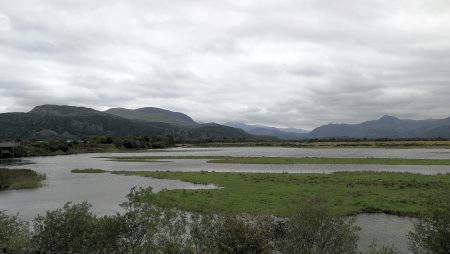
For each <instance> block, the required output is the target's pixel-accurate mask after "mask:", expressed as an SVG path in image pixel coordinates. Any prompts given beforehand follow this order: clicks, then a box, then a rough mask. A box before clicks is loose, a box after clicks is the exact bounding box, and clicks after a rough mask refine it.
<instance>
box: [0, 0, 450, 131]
mask: <svg viewBox="0 0 450 254" xmlns="http://www.w3.org/2000/svg"><path fill="white" fill-rule="evenodd" d="M40 104H68V105H79V106H86V107H93V108H96V109H100V110H104V109H107V108H110V107H126V108H139V107H145V106H155V107H162V108H166V109H170V110H175V111H181V112H184V113H187V114H189V115H190V116H192V117H193V118H194V119H195V120H197V121H202V122H211V121H215V122H219V123H222V122H225V121H241V122H246V123H259V124H267V125H273V126H280V127H301V128H307V129H310V128H313V127H316V126H318V125H322V124H327V123H331V122H333V123H336V122H347V123H356V122H361V121H364V120H369V119H375V118H379V117H381V116H382V115H384V114H390V115H394V116H398V117H401V118H413V119H421V118H444V117H448V116H450V1H449V0H396V1H392V0H365V1H361V0H345V1H336V0H276V1H274V0H252V1H248V0H234V1H204V0H177V1H174V0H164V1H154V0H130V1H123V0H117V1H113V0H111V1H110V0H95V1H93V0H84V1H83V0H80V1H75V0H65V1H61V0H33V1H29V0H14V1H7V0H3V1H0V112H9V111H28V110H30V109H31V108H32V107H34V106H36V105H40Z"/></svg>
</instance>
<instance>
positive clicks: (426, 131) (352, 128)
mask: <svg viewBox="0 0 450 254" xmlns="http://www.w3.org/2000/svg"><path fill="white" fill-rule="evenodd" d="M306 138H392V139H396V138H450V117H449V118H445V119H427V120H409V119H399V118H396V117H393V116H388V115H385V116H383V117H381V118H380V119H378V120H373V121H367V122H363V123H360V124H328V125H324V126H320V127H318V128H316V129H314V130H313V131H311V132H310V133H308V135H307V136H306Z"/></svg>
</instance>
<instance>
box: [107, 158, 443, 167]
mask: <svg viewBox="0 0 450 254" xmlns="http://www.w3.org/2000/svg"><path fill="white" fill-rule="evenodd" d="M103 158H106V159H111V160H114V161H119V162H156V161H158V160H207V162H208V163H225V164H278V165H281V164H340V165H355V164H356V165H423V166H428V165H443V166H448V165H450V160H448V159H405V158H325V157H231V156H115V157H103Z"/></svg>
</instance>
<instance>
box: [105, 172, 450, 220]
mask: <svg viewBox="0 0 450 254" xmlns="http://www.w3.org/2000/svg"><path fill="white" fill-rule="evenodd" d="M114 174H124V175H139V176H146V177H153V178H161V179H177V180H181V181H187V182H195V183H202V184H214V185H216V186H219V187H222V188H220V189H212V190H211V189H209V190H165V191H161V192H159V193H158V194H156V195H153V196H151V197H148V199H147V202H151V203H154V204H157V205H161V206H169V207H178V208H182V209H186V210H191V211H198V212H233V213H250V214H273V215H277V216H290V215H292V211H293V207H295V206H296V205H298V204H299V203H301V202H303V200H307V199H310V198H312V197H314V196H315V195H317V194H320V195H322V196H323V197H325V199H326V204H327V207H328V208H329V209H331V210H332V211H333V212H335V213H336V214H339V215H355V214H359V213H387V214H395V215H408V216H418V215H420V214H421V213H422V212H423V211H425V208H426V205H427V200H428V199H429V197H430V196H442V195H446V194H445V193H446V191H448V190H450V175H439V176H438V175H434V176H427V175H419V174H411V173H388V172H339V173H333V174H288V173H223V172H148V171H147V172H130V171H122V172H120V171H119V172H114ZM447 193H448V192H447ZM447 195H448V194H447Z"/></svg>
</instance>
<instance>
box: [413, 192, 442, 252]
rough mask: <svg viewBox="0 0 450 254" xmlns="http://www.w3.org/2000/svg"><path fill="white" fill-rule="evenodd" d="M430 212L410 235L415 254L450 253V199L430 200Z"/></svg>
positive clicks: (416, 224)
mask: <svg viewBox="0 0 450 254" xmlns="http://www.w3.org/2000/svg"><path fill="white" fill-rule="evenodd" d="M430 200H431V201H430V202H429V206H428V212H427V213H426V214H425V215H424V216H423V217H422V218H421V219H419V221H418V222H417V223H415V224H414V230H413V232H410V233H409V235H408V238H409V244H410V246H409V247H410V250H411V251H412V252H413V253H426V254H428V253H429V254H432V253H433V254H434V253H436V254H441V253H442V254H444V253H450V197H448V196H447V198H446V199H444V200H436V199H430Z"/></svg>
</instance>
